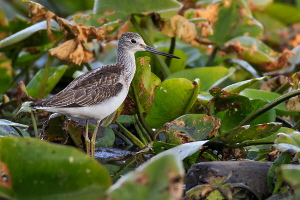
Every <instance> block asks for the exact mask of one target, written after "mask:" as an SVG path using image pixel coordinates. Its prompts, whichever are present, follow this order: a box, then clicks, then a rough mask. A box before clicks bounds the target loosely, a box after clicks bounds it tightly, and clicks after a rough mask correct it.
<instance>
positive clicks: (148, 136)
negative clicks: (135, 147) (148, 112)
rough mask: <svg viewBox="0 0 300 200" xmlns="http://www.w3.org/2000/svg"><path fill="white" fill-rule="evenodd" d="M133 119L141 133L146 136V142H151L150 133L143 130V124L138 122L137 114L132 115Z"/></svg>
mask: <svg viewBox="0 0 300 200" xmlns="http://www.w3.org/2000/svg"><path fill="white" fill-rule="evenodd" d="M134 119H135V121H136V123H137V125H138V127H139V128H140V129H141V131H142V133H143V135H144V136H145V137H146V140H147V142H146V143H149V142H152V139H151V137H150V135H149V134H148V132H147V131H146V130H145V128H144V126H143V124H142V123H141V122H140V120H139V118H138V116H137V115H134Z"/></svg>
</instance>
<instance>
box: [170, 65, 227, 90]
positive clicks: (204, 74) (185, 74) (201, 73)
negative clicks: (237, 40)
mask: <svg viewBox="0 0 300 200" xmlns="http://www.w3.org/2000/svg"><path fill="white" fill-rule="evenodd" d="M229 74H230V70H228V68H226V67H201V68H193V69H185V70H182V71H179V72H176V73H174V74H172V75H171V76H169V77H168V79H171V78H186V79H188V80H190V81H193V80H195V79H196V78H198V79H200V82H201V86H200V90H201V91H208V90H209V89H210V88H211V87H212V86H213V85H214V84H215V83H216V82H217V81H219V80H220V79H221V78H223V77H227V76H228V75H229ZM212 75H213V76H212Z"/></svg>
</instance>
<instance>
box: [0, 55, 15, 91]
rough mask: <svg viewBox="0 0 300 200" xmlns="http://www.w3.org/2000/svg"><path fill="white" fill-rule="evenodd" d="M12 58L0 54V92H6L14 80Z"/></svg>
mask: <svg viewBox="0 0 300 200" xmlns="http://www.w3.org/2000/svg"><path fill="white" fill-rule="evenodd" d="M12 72H13V68H12V66H11V60H10V59H8V58H6V57H5V56H3V55H1V54H0V85H1V87H0V94H3V93H5V92H6V90H7V89H8V88H9V86H10V85H11V82H12Z"/></svg>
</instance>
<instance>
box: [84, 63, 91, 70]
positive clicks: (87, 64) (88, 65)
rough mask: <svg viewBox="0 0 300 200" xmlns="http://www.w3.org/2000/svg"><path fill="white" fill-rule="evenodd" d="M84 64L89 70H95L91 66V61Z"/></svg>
mask: <svg viewBox="0 0 300 200" xmlns="http://www.w3.org/2000/svg"><path fill="white" fill-rule="evenodd" d="M84 66H85V67H86V68H87V70H88V71H91V70H93V68H92V67H91V65H90V64H89V63H84Z"/></svg>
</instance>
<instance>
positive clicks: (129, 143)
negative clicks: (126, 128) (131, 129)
mask: <svg viewBox="0 0 300 200" xmlns="http://www.w3.org/2000/svg"><path fill="white" fill-rule="evenodd" d="M113 131H114V133H115V134H116V135H117V136H118V137H119V138H121V139H122V140H123V141H124V142H125V143H127V144H128V145H129V146H132V145H133V144H132V142H131V141H130V140H129V139H128V138H127V137H125V136H124V135H123V134H121V133H119V131H116V130H113Z"/></svg>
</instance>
